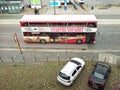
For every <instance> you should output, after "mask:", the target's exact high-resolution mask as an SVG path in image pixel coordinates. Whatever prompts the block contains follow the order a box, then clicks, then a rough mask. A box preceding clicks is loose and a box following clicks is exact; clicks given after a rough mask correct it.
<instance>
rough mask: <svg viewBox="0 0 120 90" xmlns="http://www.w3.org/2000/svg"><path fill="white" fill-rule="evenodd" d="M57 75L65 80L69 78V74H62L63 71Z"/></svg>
mask: <svg viewBox="0 0 120 90" xmlns="http://www.w3.org/2000/svg"><path fill="white" fill-rule="evenodd" d="M59 76H60V77H61V78H63V79H65V80H70V76H68V75H66V74H64V73H62V72H60V73H59Z"/></svg>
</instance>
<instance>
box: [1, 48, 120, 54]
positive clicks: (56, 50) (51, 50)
mask: <svg viewBox="0 0 120 90" xmlns="http://www.w3.org/2000/svg"><path fill="white" fill-rule="evenodd" d="M0 51H19V49H17V48H0ZM22 51H28V52H29V51H33V52H101V53H102V52H120V49H117V50H112V49H104V50H97V49H88V50H73V49H69V50H65V49H22Z"/></svg>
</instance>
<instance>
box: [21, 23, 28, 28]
mask: <svg viewBox="0 0 120 90" xmlns="http://www.w3.org/2000/svg"><path fill="white" fill-rule="evenodd" d="M20 25H21V26H23V27H27V26H28V23H27V22H21V23H20Z"/></svg>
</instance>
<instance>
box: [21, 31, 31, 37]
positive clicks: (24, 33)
mask: <svg viewBox="0 0 120 90" xmlns="http://www.w3.org/2000/svg"><path fill="white" fill-rule="evenodd" d="M23 35H24V36H31V35H32V34H31V32H23Z"/></svg>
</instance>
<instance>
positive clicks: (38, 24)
mask: <svg viewBox="0 0 120 90" xmlns="http://www.w3.org/2000/svg"><path fill="white" fill-rule="evenodd" d="M29 25H30V26H40V27H48V24H47V23H44V22H43V23H42V22H39V23H37V22H29Z"/></svg>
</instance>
